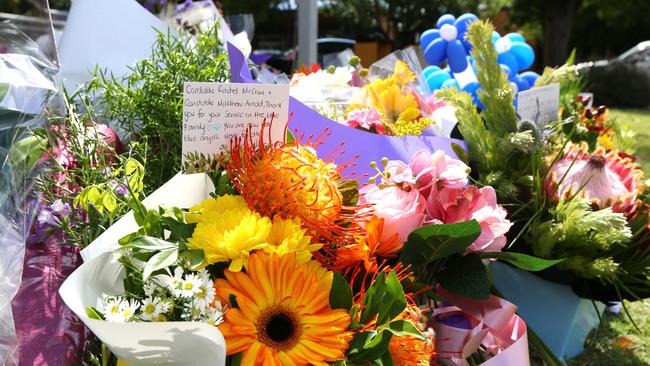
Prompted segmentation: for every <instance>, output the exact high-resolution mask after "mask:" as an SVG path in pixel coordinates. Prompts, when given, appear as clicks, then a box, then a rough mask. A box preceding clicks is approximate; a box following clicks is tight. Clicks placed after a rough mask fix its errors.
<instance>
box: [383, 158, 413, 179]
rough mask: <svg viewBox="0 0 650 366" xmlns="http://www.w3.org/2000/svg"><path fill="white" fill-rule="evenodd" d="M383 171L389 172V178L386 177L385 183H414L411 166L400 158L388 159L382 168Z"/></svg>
mask: <svg viewBox="0 0 650 366" xmlns="http://www.w3.org/2000/svg"><path fill="white" fill-rule="evenodd" d="M384 173H388V174H390V178H388V179H386V180H385V182H386V183H395V184H400V183H407V184H409V185H413V184H415V176H414V175H413V171H412V170H411V168H410V167H409V166H408V165H406V163H404V162H403V161H401V160H390V161H388V164H386V167H385V168H384Z"/></svg>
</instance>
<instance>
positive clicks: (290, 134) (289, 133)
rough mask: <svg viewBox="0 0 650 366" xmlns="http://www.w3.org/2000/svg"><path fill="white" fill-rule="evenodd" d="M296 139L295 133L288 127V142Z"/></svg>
mask: <svg viewBox="0 0 650 366" xmlns="http://www.w3.org/2000/svg"><path fill="white" fill-rule="evenodd" d="M294 141H296V137H295V136H294V135H293V133H292V132H291V130H289V129H288V128H287V139H286V142H287V144H289V143H292V142H294Z"/></svg>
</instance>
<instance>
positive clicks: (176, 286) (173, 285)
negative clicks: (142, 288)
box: [156, 267, 183, 296]
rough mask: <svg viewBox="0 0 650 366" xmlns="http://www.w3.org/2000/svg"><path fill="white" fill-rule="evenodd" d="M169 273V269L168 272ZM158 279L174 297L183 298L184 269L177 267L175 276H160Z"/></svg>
mask: <svg viewBox="0 0 650 366" xmlns="http://www.w3.org/2000/svg"><path fill="white" fill-rule="evenodd" d="M167 272H168V273H169V269H168V270H167ZM156 279H157V280H159V281H160V283H162V284H163V285H164V286H165V287H167V289H168V290H169V291H170V292H171V293H172V294H173V295H174V296H181V285H182V284H183V268H181V267H176V269H174V275H173V276H172V275H171V273H169V275H158V276H156Z"/></svg>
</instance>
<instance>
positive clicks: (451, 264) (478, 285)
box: [436, 254, 490, 300]
mask: <svg viewBox="0 0 650 366" xmlns="http://www.w3.org/2000/svg"><path fill="white" fill-rule="evenodd" d="M436 280H438V283H439V284H440V286H442V287H444V288H445V289H446V290H447V291H450V292H453V293H455V294H458V295H462V296H466V297H470V298H472V299H476V300H486V299H488V298H489V297H490V279H489V278H488V274H487V270H486V269H485V265H484V264H483V262H482V261H481V257H480V256H479V255H478V254H468V255H464V256H454V257H452V258H450V259H449V260H448V261H447V262H446V263H445V268H443V269H442V270H441V271H440V272H439V273H437V275H436Z"/></svg>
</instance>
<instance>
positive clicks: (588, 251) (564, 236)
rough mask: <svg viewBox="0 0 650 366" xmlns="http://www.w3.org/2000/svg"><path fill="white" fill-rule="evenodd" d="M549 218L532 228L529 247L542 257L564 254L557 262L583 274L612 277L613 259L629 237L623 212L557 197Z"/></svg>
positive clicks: (623, 249)
mask: <svg viewBox="0 0 650 366" xmlns="http://www.w3.org/2000/svg"><path fill="white" fill-rule="evenodd" d="M550 214H551V216H552V217H551V219H550V220H548V221H544V222H541V223H538V224H536V225H535V226H534V228H533V230H532V249H533V251H534V252H535V254H536V255H538V256H540V257H543V258H567V259H566V260H565V261H564V262H562V263H560V264H559V267H560V268H565V269H568V270H570V271H573V272H576V273H577V274H579V275H580V276H581V277H585V278H603V279H613V278H614V276H616V273H617V269H618V264H617V263H616V262H615V261H614V260H613V257H615V256H616V255H617V254H620V253H622V252H624V251H625V249H626V244H627V243H628V242H629V241H630V239H631V238H632V232H631V230H630V227H629V226H627V220H626V218H625V216H624V215H623V214H620V213H615V212H612V210H611V209H610V208H604V209H600V210H594V209H592V207H591V206H590V205H589V203H588V202H586V201H583V200H580V199H572V200H568V201H560V202H559V203H558V205H557V206H556V207H554V208H552V209H551V211H550Z"/></svg>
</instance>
